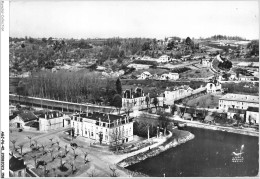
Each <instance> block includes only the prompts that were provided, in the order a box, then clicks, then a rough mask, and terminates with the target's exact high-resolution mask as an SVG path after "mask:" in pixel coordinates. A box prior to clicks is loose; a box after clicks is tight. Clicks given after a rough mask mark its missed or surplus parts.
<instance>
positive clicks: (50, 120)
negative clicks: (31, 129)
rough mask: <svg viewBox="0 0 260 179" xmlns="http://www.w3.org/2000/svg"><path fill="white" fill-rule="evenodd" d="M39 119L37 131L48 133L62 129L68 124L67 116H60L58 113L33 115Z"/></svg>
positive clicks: (42, 112)
mask: <svg viewBox="0 0 260 179" xmlns="http://www.w3.org/2000/svg"><path fill="white" fill-rule="evenodd" d="M35 114H36V115H37V116H38V117H39V130H40V131H49V130H55V129H59V128H63V127H67V126H69V124H70V118H69V116H66V115H64V114H62V113H61V112H59V111H44V110H43V111H38V112H37V113H35Z"/></svg>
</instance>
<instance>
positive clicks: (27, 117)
mask: <svg viewBox="0 0 260 179" xmlns="http://www.w3.org/2000/svg"><path fill="white" fill-rule="evenodd" d="M18 116H19V117H20V118H22V120H23V121H24V122H29V121H33V120H36V119H38V117H37V116H36V115H35V114H34V113H33V112H31V111H24V112H23V113H20V114H18Z"/></svg>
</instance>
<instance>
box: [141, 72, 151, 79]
mask: <svg viewBox="0 0 260 179" xmlns="http://www.w3.org/2000/svg"><path fill="white" fill-rule="evenodd" d="M150 77H152V74H151V73H149V72H148V71H144V72H143V73H142V74H141V76H140V79H143V80H145V79H149V78H150Z"/></svg>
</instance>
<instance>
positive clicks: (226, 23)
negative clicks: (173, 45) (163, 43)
mask: <svg viewBox="0 0 260 179" xmlns="http://www.w3.org/2000/svg"><path fill="white" fill-rule="evenodd" d="M216 34H221V35H228V36H241V37H244V38H247V39H258V38H259V12H258V1H96V2H94V1H73V2H72V1H54V2H52V1H37V2H33V1H28V2H24V1H23V2H22V1H13V2H10V36H11V37H25V36H28V37H34V38H42V37H55V38H74V39H81V38H110V37H122V38H132V37H145V38H157V39H163V38H165V37H170V36H178V37H182V38H186V37H188V36H189V37H194V38H199V37H209V36H212V35H216Z"/></svg>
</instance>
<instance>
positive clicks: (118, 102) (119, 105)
mask: <svg viewBox="0 0 260 179" xmlns="http://www.w3.org/2000/svg"><path fill="white" fill-rule="evenodd" d="M113 106H115V107H116V108H117V109H118V114H120V110H121V108H122V97H121V96H120V95H119V94H116V95H115V96H114V98H113Z"/></svg>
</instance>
